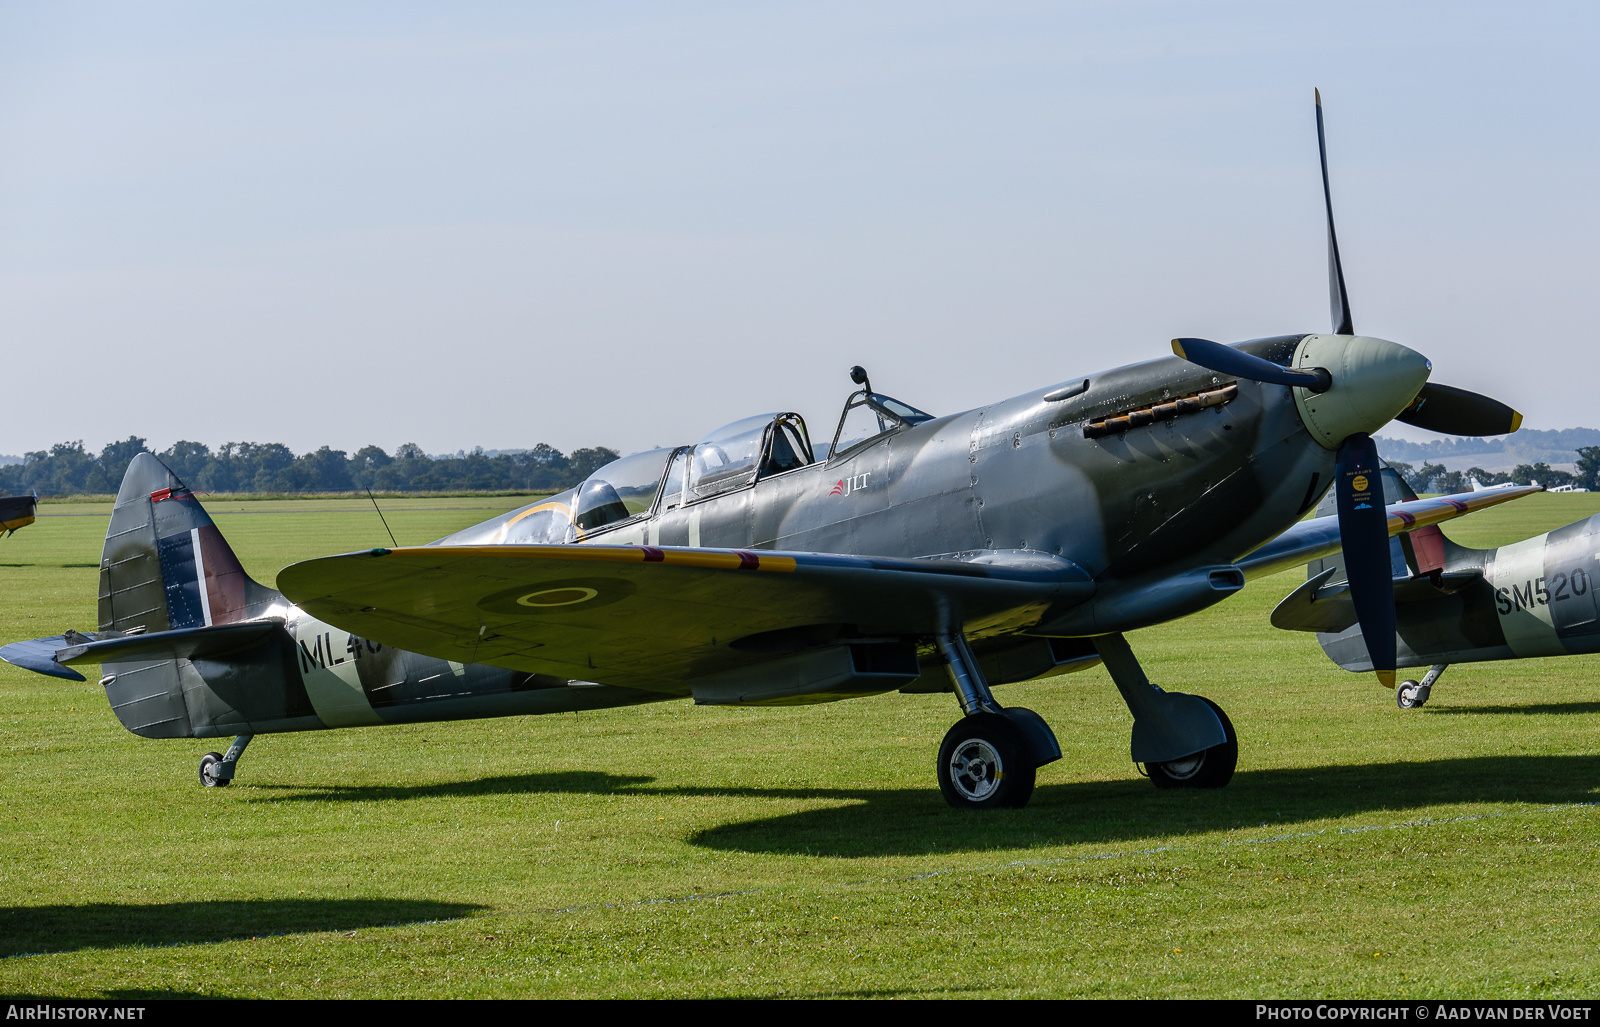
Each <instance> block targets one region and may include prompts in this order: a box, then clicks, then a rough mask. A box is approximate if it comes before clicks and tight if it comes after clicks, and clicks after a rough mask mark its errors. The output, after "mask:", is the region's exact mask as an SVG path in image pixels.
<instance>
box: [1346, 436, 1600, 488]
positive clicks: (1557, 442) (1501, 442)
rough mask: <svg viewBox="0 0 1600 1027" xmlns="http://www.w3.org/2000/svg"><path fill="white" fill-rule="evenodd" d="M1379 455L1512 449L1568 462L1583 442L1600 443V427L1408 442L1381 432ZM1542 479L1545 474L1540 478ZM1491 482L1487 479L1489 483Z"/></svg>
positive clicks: (1419, 459) (1420, 457)
mask: <svg viewBox="0 0 1600 1027" xmlns="http://www.w3.org/2000/svg"><path fill="white" fill-rule="evenodd" d="M1377 442H1378V455H1379V456H1381V457H1383V458H1384V459H1385V460H1388V459H1390V458H1391V457H1392V458H1394V459H1395V460H1405V461H1407V462H1409V463H1413V464H1416V463H1425V462H1433V461H1440V462H1442V461H1445V460H1451V459H1455V458H1458V457H1467V456H1490V455H1493V454H1499V453H1509V454H1512V455H1514V456H1524V457H1527V458H1528V463H1529V466H1532V465H1533V463H1535V462H1536V461H1537V460H1540V459H1544V460H1555V461H1556V462H1557V463H1565V462H1566V461H1568V460H1570V459H1572V458H1571V457H1570V456H1567V454H1569V453H1572V452H1574V451H1575V450H1577V449H1578V448H1579V447H1580V446H1600V430H1597V429H1594V428H1561V429H1557V430H1542V429H1538V428H1523V429H1522V430H1521V431H1518V432H1517V433H1516V434H1514V435H1502V436H1497V437H1490V438H1459V439H1435V440H1434V441H1432V442H1407V441H1405V440H1404V439H1391V438H1386V437H1384V436H1382V435H1380V436H1378V438H1377ZM1539 480H1540V481H1541V482H1542V481H1544V479H1543V478H1541V479H1539ZM1485 484H1487V483H1485Z"/></svg>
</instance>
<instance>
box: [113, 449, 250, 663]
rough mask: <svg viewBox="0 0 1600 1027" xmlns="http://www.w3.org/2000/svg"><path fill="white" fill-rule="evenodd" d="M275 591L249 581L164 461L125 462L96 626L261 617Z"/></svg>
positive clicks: (142, 457) (163, 626)
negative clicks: (125, 468)
mask: <svg viewBox="0 0 1600 1027" xmlns="http://www.w3.org/2000/svg"><path fill="white" fill-rule="evenodd" d="M278 598H279V593H278V592H277V591H276V590H275V589H271V588H267V587H266V586H265V585H261V584H258V583H257V582H255V581H253V580H251V578H250V576H249V575H248V574H246V573H245V572H244V567H243V566H241V565H240V563H239V558H238V557H237V556H235V555H234V553H233V549H232V547H230V546H229V545H228V543H227V541H226V540H225V539H224V538H223V537H222V532H220V531H218V530H217V526H216V525H215V524H214V523H212V520H211V516H210V515H209V514H207V513H206V511H205V507H203V506H201V505H200V500H198V499H196V498H195V495H194V493H193V492H191V491H190V490H189V488H188V486H186V485H184V483H183V482H181V481H179V480H178V476H177V475H175V474H173V473H172V471H171V469H170V468H168V467H167V465H166V464H164V463H162V462H161V461H160V460H159V459H157V458H156V457H154V456H152V455H151V454H149V453H140V454H139V455H138V456H136V457H134V458H133V462H132V463H130V464H129V465H128V470H127V473H126V474H124V475H123V477H122V488H121V490H120V491H119V492H118V493H117V503H116V507H115V508H114V509H113V510H112V512H111V526H110V528H108V529H107V531H106V544H105V549H104V550H103V551H102V553H101V556H100V630H102V631H112V630H115V631H128V630H131V629H137V628H143V629H144V630H145V631H148V632H155V631H167V630H170V629H175V628H195V627H205V626H209V625H212V624H233V623H237V622H239V621H243V620H248V619H250V618H251V617H256V616H260V615H261V614H262V613H264V612H265V610H266V608H267V607H268V606H270V605H271V604H272V603H273V602H274V601H275V600H277V599H278Z"/></svg>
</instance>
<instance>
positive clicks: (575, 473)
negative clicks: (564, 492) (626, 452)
mask: <svg viewBox="0 0 1600 1027" xmlns="http://www.w3.org/2000/svg"><path fill="white" fill-rule="evenodd" d="M619 455H620V454H619V453H618V452H617V451H616V450H614V449H607V448H605V447H604V446H597V447H595V448H594V449H575V450H573V451H572V455H571V456H570V457H568V458H567V464H568V466H569V467H570V468H571V469H572V478H573V480H574V481H575V482H578V481H582V480H583V479H585V478H587V477H589V475H591V474H593V473H594V472H595V471H598V470H599V469H600V468H602V467H604V466H605V465H606V464H609V463H610V462H611V461H613V460H615V459H616V458H617V457H618V456H619Z"/></svg>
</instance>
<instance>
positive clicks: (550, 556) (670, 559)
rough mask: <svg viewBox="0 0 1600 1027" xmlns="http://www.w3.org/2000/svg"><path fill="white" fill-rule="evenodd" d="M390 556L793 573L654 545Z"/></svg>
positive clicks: (417, 551)
mask: <svg viewBox="0 0 1600 1027" xmlns="http://www.w3.org/2000/svg"><path fill="white" fill-rule="evenodd" d="M389 555H390V556H399V557H404V558H415V559H426V560H438V559H440V558H441V557H444V558H448V557H453V556H484V557H493V558H495V559H501V560H504V559H513V560H559V561H562V562H577V563H661V564H668V565H671V566H676V567H704V568H707V569H710V570H730V571H737V570H760V571H778V572H780V573H785V574H792V573H793V572H794V570H795V567H796V560H795V558H794V557H792V556H773V555H771V554H768V553H757V552H751V551H749V550H734V551H732V552H730V551H727V550H716V549H661V548H658V547H656V546H575V545H564V546H406V547H403V548H398V549H391V550H389Z"/></svg>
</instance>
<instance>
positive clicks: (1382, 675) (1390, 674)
mask: <svg viewBox="0 0 1600 1027" xmlns="http://www.w3.org/2000/svg"><path fill="white" fill-rule="evenodd" d="M1376 673H1377V675H1378V684H1380V685H1382V686H1383V687H1384V688H1393V687H1394V671H1392V670H1380V671H1377V672H1376Z"/></svg>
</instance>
